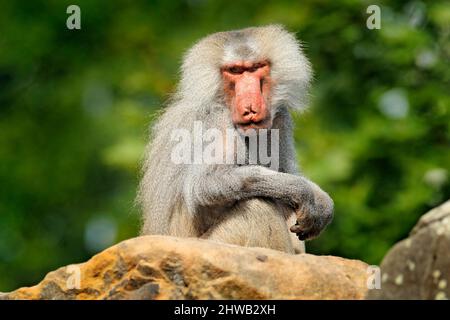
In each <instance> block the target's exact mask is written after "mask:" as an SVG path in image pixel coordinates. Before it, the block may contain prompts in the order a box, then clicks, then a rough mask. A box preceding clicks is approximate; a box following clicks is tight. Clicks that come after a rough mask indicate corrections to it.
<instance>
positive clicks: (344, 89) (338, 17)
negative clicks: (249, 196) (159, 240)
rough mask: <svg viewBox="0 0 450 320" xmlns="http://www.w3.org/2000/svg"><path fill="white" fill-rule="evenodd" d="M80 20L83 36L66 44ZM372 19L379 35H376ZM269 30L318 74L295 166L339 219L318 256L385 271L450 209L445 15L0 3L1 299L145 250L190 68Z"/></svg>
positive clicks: (337, 8) (327, 4)
mask: <svg viewBox="0 0 450 320" xmlns="http://www.w3.org/2000/svg"><path fill="white" fill-rule="evenodd" d="M70 4H77V5H79V6H80V7H81V30H68V29H67V28H66V19H67V17H68V14H66V8H67V6H68V5H70ZM370 4H378V5H380V6H381V18H382V22H381V27H382V28H381V30H368V29H367V28H366V19H367V17H368V16H369V15H368V14H367V13H366V8H367V6H368V5H370ZM269 23H282V24H284V25H285V26H286V27H287V28H288V29H289V30H291V31H293V32H296V33H297V35H298V37H299V39H301V40H302V41H304V42H305V52H306V54H307V56H308V57H309V59H310V60H311V62H312V64H313V67H314V70H315V80H314V84H313V89H312V99H311V107H312V108H311V110H310V111H309V112H307V113H305V114H303V115H301V116H295V121H296V125H297V126H296V131H295V136H296V142H297V151H298V156H299V162H300V164H301V166H302V168H303V171H304V172H305V174H306V175H307V176H309V177H310V178H311V179H312V180H314V181H317V182H318V183H319V184H320V185H321V186H322V187H323V188H324V189H325V190H327V191H328V192H329V193H330V194H331V195H332V197H333V198H334V200H335V205H336V214H335V219H334V221H333V223H332V224H331V225H330V226H329V228H328V229H327V230H326V232H325V233H324V234H323V235H322V236H321V237H320V238H319V239H317V240H314V241H311V242H310V243H308V248H309V251H310V252H314V253H317V254H333V255H340V256H344V257H347V258H357V259H362V260H365V261H366V262H368V263H373V264H377V263H379V262H380V260H381V258H382V257H383V255H384V254H385V253H386V251H387V250H388V248H389V247H390V246H391V245H392V244H394V243H395V242H396V241H398V240H400V239H402V238H404V237H406V236H407V234H408V232H409V230H410V229H411V227H412V226H413V225H414V224H415V222H416V221H417V219H418V218H419V217H420V215H421V214H423V213H424V212H426V211H427V210H428V209H430V208H432V207H434V206H436V205H438V204H440V203H442V202H443V201H445V200H446V199H448V198H449V197H450V176H449V175H450V96H449V91H450V86H449V83H450V81H449V80H450V67H449V57H450V41H449V35H450V2H448V1H427V2H425V1H423V2H420V1H406V2H402V1H356V0H345V1H320V0H319V1H312V0H302V1H271V0H264V1H260V0H257V1H255V0H251V1H250V0H248V1H241V2H235V1H225V0H224V1H207V0H186V1H133V2H131V1H124V0H121V1H97V0H95V1H94V0H83V1H81V0H79V1H76V2H74V1H56V0H48V1H2V2H1V4H0V291H8V290H12V289H14V288H16V287H19V286H24V285H32V284H34V283H36V282H38V281H39V280H40V279H41V278H42V277H43V276H44V275H45V274H46V273H47V272H48V271H51V270H53V269H55V268H57V267H60V266H63V265H66V264H70V263H75V262H82V261H84V260H86V259H88V258H89V257H90V256H92V255H93V254H95V253H96V252H99V251H100V250H102V249H103V248H105V247H107V246H110V245H111V244H113V243H117V242H118V241H121V240H123V239H126V238H129V237H133V236H136V235H137V232H138V229H139V215H138V212H137V211H138V210H137V209H136V208H135V207H134V205H133V200H134V197H135V193H136V187H137V184H138V181H139V163H140V161H141V159H142V156H143V148H144V145H145V143H146V141H147V131H148V125H149V124H150V123H151V121H152V119H154V115H155V114H156V112H157V111H158V110H159V109H160V108H161V105H162V104H163V102H164V100H165V99H167V97H168V94H169V93H170V92H172V91H173V90H174V86H175V84H176V81H177V79H178V68H179V64H180V61H181V57H182V53H183V52H184V50H186V49H187V48H189V47H190V46H191V45H192V44H193V42H195V41H196V40H197V39H199V38H201V37H203V36H205V35H207V34H209V33H211V32H215V31H222V30H228V29H235V28H241V27H247V26H253V25H264V24H269ZM280 49H281V50H282V48H280Z"/></svg>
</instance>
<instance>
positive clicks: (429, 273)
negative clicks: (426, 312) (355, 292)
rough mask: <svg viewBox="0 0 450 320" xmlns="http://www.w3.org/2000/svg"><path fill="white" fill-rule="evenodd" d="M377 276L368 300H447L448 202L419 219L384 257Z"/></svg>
mask: <svg viewBox="0 0 450 320" xmlns="http://www.w3.org/2000/svg"><path fill="white" fill-rule="evenodd" d="M381 274H382V283H381V289H380V290H370V291H369V292H368V296H367V297H368V298H369V299H448V298H450V201H447V202H446V203H444V204H443V205H441V206H439V207H437V208H435V209H433V210H431V211H430V212H428V213H427V214H425V215H424V216H422V218H421V219H420V220H419V222H418V223H417V225H416V226H415V227H414V229H413V230H412V231H411V234H410V236H409V238H407V239H405V240H403V241H401V242H399V243H398V244H396V245H395V246H394V247H393V248H392V249H391V250H390V251H389V252H388V254H387V255H386V256H385V257H384V259H383V262H382V263H381Z"/></svg>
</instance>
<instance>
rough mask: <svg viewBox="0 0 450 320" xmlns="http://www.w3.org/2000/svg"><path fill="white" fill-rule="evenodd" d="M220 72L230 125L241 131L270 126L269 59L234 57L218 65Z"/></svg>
mask: <svg viewBox="0 0 450 320" xmlns="http://www.w3.org/2000/svg"><path fill="white" fill-rule="evenodd" d="M221 75H222V80H223V88H224V89H223V90H224V96H225V102H226V104H227V107H228V108H229V109H230V113H231V119H232V121H233V124H234V126H235V127H236V128H238V129H241V130H243V131H246V130H248V129H268V128H270V127H271V126H272V117H271V112H270V110H269V108H270V93H271V92H270V91H271V79H270V62H269V61H267V60H265V61H256V62H253V61H245V60H243V61H234V62H231V63H227V64H225V65H224V66H222V68H221Z"/></svg>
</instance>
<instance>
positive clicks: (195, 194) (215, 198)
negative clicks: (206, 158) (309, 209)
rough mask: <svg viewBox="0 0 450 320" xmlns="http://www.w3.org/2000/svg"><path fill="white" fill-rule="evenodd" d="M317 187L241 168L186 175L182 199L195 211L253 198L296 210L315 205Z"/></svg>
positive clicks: (265, 170)
mask: <svg viewBox="0 0 450 320" xmlns="http://www.w3.org/2000/svg"><path fill="white" fill-rule="evenodd" d="M317 188H318V187H317V186H316V185H315V184H313V183H312V182H311V181H309V180H308V179H306V178H304V177H302V176H298V175H293V174H289V173H281V172H276V171H273V170H270V169H268V168H265V167H261V166H243V167H232V168H221V169H213V170H203V171H200V172H192V173H191V174H188V177H187V179H186V181H185V186H184V198H185V200H186V202H187V205H188V207H189V208H190V209H192V210H194V211H195V210H196V208H198V207H217V206H224V205H232V204H234V203H235V202H236V201H239V200H245V199H249V198H254V197H266V198H272V199H276V200H279V201H282V202H283V203H285V204H287V205H289V206H291V207H292V208H294V209H296V208H299V207H300V206H302V205H314V198H315V197H314V193H315V192H314V191H316V189H317ZM319 190H320V188H319ZM320 191H321V190H320ZM322 192H323V191H322ZM323 193H324V194H325V192H323ZM330 200H331V199H330Z"/></svg>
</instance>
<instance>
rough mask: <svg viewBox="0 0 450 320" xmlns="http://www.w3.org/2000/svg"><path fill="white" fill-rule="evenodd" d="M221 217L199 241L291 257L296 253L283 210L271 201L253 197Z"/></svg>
mask: <svg viewBox="0 0 450 320" xmlns="http://www.w3.org/2000/svg"><path fill="white" fill-rule="evenodd" d="M222 217H223V218H222V219H221V220H220V221H217V223H216V224H215V225H214V226H213V227H211V228H210V229H209V230H208V231H207V232H206V233H205V234H203V236H202V238H206V239H210V240H215V241H220V242H226V243H231V244H236V245H240V246H245V247H264V248H271V249H275V250H280V251H284V252H287V253H292V254H293V253H296V251H297V250H298V249H296V248H295V247H294V245H293V239H292V236H291V235H290V233H291V232H290V231H289V226H288V224H287V221H286V220H287V219H286V218H287V216H286V212H285V210H283V208H282V207H281V206H280V205H278V204H276V203H274V202H272V201H270V200H266V199H260V198H254V199H250V200H245V201H241V202H239V203H238V204H237V205H235V206H234V207H233V208H231V209H230V211H228V212H225V213H224V214H223V216H222ZM294 223H295V222H294ZM294 223H293V224H294ZM294 236H295V235H294ZM296 240H297V242H300V241H299V240H298V239H296Z"/></svg>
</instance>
